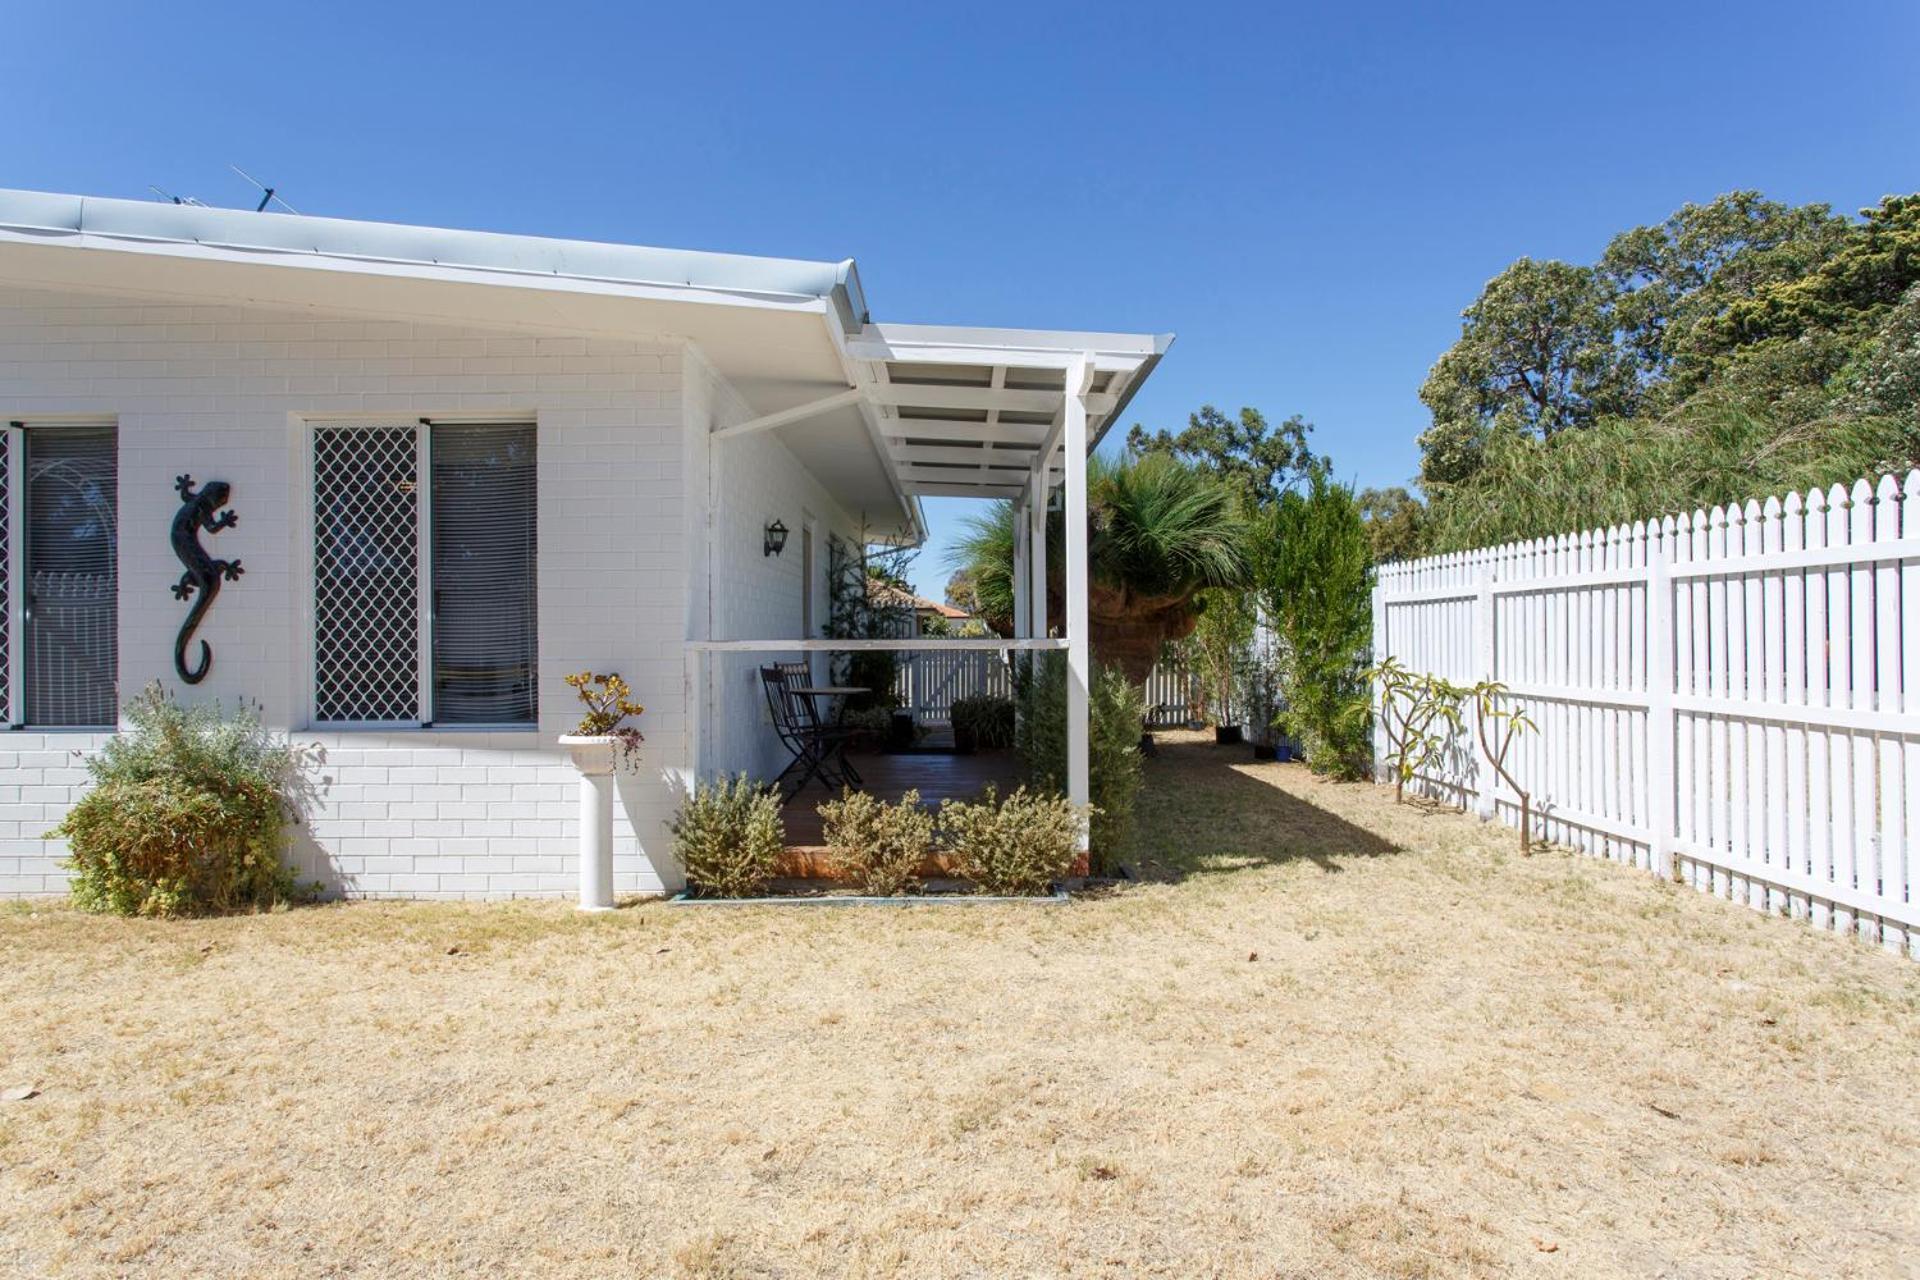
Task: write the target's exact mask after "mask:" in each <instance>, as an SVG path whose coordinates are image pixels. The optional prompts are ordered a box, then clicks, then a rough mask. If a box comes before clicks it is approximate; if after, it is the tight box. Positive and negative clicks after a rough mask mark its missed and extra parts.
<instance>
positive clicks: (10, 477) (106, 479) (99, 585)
mask: <svg viewBox="0 0 1920 1280" xmlns="http://www.w3.org/2000/svg"><path fill="white" fill-rule="evenodd" d="M116 435H117V433H116V431H115V428H114V427H113V426H112V425H111V424H86V425H81V424H67V423H61V424H48V425H44V426H43V425H41V424H37V423H17V422H16V423H13V424H11V425H10V426H9V428H8V430H7V432H6V435H5V441H4V444H5V447H4V448H3V449H0V565H4V567H5V572H4V573H0V674H3V675H4V678H0V705H3V706H4V715H5V718H6V721H7V723H10V724H16V725H29V726H32V725H44V726H48V727H68V726H71V727H75V728H101V727H105V726H109V725H112V724H113V723H114V722H115V721H117V720H118V719H119V713H120V697H119V678H120V671H119V656H120V652H119V651H120V609H119V595H120V580H119V477H118V468H119V452H118V448H117V440H116Z"/></svg>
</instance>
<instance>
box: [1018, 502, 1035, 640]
mask: <svg viewBox="0 0 1920 1280" xmlns="http://www.w3.org/2000/svg"><path fill="white" fill-rule="evenodd" d="M1029 559H1030V558H1029V557H1028V555H1027V521H1026V500H1025V499H1022V500H1020V501H1018V502H1015V503H1014V504H1013V635H1014V638H1015V639H1016V640H1024V639H1026V638H1027V637H1029V636H1031V635H1032V634H1033V631H1032V624H1031V622H1030V619H1031V618H1032V616H1033V611H1032V608H1031V605H1032V600H1033V595H1032V592H1031V591H1029V590H1028V589H1027V575H1028V573H1029V572H1031V570H1030V568H1029Z"/></svg>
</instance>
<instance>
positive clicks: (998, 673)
mask: <svg viewBox="0 0 1920 1280" xmlns="http://www.w3.org/2000/svg"><path fill="white" fill-rule="evenodd" d="M893 692H894V695H895V696H896V697H898V698H899V699H900V705H901V706H902V707H905V708H907V709H909V710H911V711H912V712H913V716H914V719H915V720H917V721H919V722H920V723H921V724H934V725H939V724H947V723H949V722H951V720H952V719H953V704H954V702H955V701H957V700H958V699H961V698H966V697H971V696H973V695H975V694H982V693H986V694H997V695H999V696H1002V697H1012V696H1013V673H1012V670H1011V669H1010V668H1009V667H1008V666H1007V662H1006V658H1005V657H1004V656H1003V655H1001V654H999V653H994V652H989V651H987V650H984V649H960V650H954V649H915V650H913V651H911V652H908V653H904V654H902V655H901V660H900V666H899V668H898V669H897V670H896V671H895V673H894V677H893Z"/></svg>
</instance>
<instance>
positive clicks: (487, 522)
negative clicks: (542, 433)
mask: <svg viewBox="0 0 1920 1280" xmlns="http://www.w3.org/2000/svg"><path fill="white" fill-rule="evenodd" d="M432 430H433V441H432V449H431V451H430V454H431V458H432V464H431V465H432V471H433V493H432V526H433V528H432V534H433V626H432V634H433V720H434V723H436V724H531V723H533V722H535V720H537V719H538V707H537V703H536V698H535V674H534V673H535V671H536V670H537V669H538V635H537V629H536V623H535V612H536V607H537V598H536V593H535V588H534V574H535V568H536V563H537V561H536V555H535V528H534V526H535V493H534V475H535V433H534V428H533V426H532V424H530V423H512V424H500V425H493V424H489V425H484V426H478V425H476V426H466V425H461V426H455V425H446V426H436V427H434V428H433V429H432Z"/></svg>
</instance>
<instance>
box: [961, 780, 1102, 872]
mask: <svg viewBox="0 0 1920 1280" xmlns="http://www.w3.org/2000/svg"><path fill="white" fill-rule="evenodd" d="M940 831H941V835H942V836H943V837H944V838H945V840H946V842H947V844H948V846H949V847H950V848H951V849H952V851H953V854H954V859H955V861H956V862H957V863H958V865H959V871H960V874H961V875H963V876H965V877H966V878H967V879H969V880H971V881H973V882H974V884H975V885H976V886H978V887H979V890H980V892H982V893H992V894H1009V895H1011V894H1028V895H1031V894H1042V893H1046V892H1047V891H1048V890H1049V889H1051V888H1052V887H1053V885H1054V884H1055V883H1057V882H1058V881H1059V880H1061V879H1062V878H1063V877H1064V876H1066V874H1067V873H1068V872H1069V871H1070V870H1072V869H1073V864H1074V860H1075V858H1076V857H1077V856H1078V850H1077V849H1076V848H1075V844H1076V842H1077V840H1078V838H1079V834H1080V815H1079V813H1077V812H1076V811H1075V810H1074V807H1073V806H1072V805H1071V804H1069V803H1067V800H1066V797H1064V796H1058V795H1043V794H1041V793H1039V792H1035V791H1029V790H1027V789H1026V788H1025V787H1021V788H1020V789H1019V790H1017V791H1015V792H1014V793H1013V794H1012V795H1010V796H1008V797H1007V798H1006V799H1005V800H1001V799H1000V798H999V796H998V794H997V793H996V792H995V791H994V789H993V788H992V787H988V788H987V789H986V790H985V791H984V792H982V793H981V796H980V799H979V800H978V801H969V800H948V801H945V802H944V803H943V804H941V806H940Z"/></svg>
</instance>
